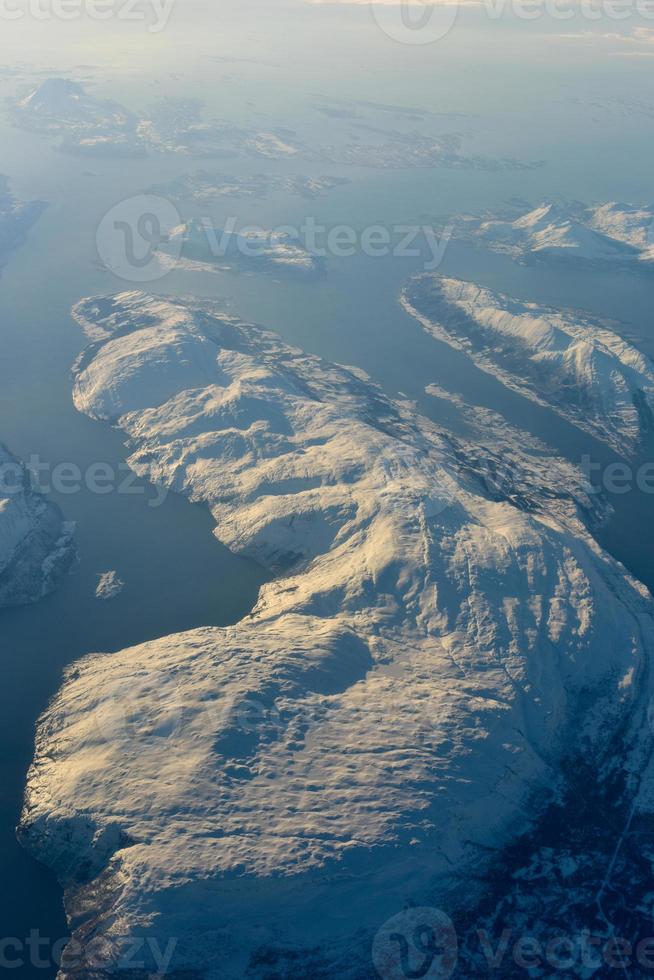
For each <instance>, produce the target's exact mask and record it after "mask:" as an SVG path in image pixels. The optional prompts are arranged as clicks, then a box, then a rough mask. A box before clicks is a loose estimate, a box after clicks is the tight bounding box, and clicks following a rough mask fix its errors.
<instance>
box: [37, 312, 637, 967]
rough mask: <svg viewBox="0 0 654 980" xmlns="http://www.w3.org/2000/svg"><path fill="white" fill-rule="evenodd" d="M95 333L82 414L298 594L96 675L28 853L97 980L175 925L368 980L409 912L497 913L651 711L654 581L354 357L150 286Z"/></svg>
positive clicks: (48, 754) (207, 961)
mask: <svg viewBox="0 0 654 980" xmlns="http://www.w3.org/2000/svg"><path fill="white" fill-rule="evenodd" d="M76 316H77V318H78V320H79V322H80V323H81V324H82V325H83V326H84V327H85V329H87V330H88V331H89V332H91V333H92V334H93V335H94V336H95V337H102V338H103V339H101V340H99V341H98V342H97V343H95V344H94V345H93V346H92V347H91V348H90V349H89V350H88V351H87V352H86V354H85V355H83V356H82V358H81V359H80V361H79V363H78V366H77V371H76V379H75V390H74V397H75V403H76V405H77V407H78V408H79V409H80V410H81V411H83V412H86V413H88V414H89V415H91V416H93V417H95V418H102V419H107V420H110V421H111V422H113V423H114V424H116V425H118V426H120V427H121V429H123V430H124V431H125V433H127V435H128V436H129V439H130V446H131V453H132V455H131V465H132V466H133V468H134V469H135V470H136V471H138V472H139V473H141V474H144V475H147V476H148V477H149V478H150V479H152V480H154V481H155V482H157V483H159V484H165V485H166V486H169V487H171V488H173V489H174V490H178V491H180V492H182V493H185V494H187V495H188V496H189V497H192V498H193V499H195V500H202V501H205V502H206V503H207V504H208V505H209V506H210V508H211V510H212V513H213V515H214V517H215V521H216V534H217V536H218V537H219V538H220V539H221V540H222V541H224V542H225V543H226V544H228V545H229V546H230V547H231V548H232V549H234V550H235V551H238V552H240V553H243V554H247V555H250V556H253V557H255V558H256V559H258V560H259V561H260V562H262V563H263V564H264V565H266V566H267V567H268V568H269V569H271V570H272V571H273V572H275V573H276V574H277V578H276V579H275V580H274V581H272V582H271V583H269V584H268V585H267V586H265V587H264V588H263V590H262V592H261V595H260V598H259V601H258V604H257V606H256V608H255V609H254V610H253V612H252V614H251V615H249V616H248V617H246V618H245V619H244V620H243V621H241V622H240V623H238V624H236V625H234V626H232V627H229V628H224V629H218V628H206V629H198V630H194V631H191V632H188V633H183V634H179V635H175V636H170V637H165V638H163V639H160V640H156V641H153V642H150V643H146V644H144V645H142V646H140V647H137V648H135V649H131V650H126V651H123V652H120V653H117V654H112V655H111V656H103V655H96V656H91V657H88V658H86V659H85V660H83V661H82V662H81V663H78V664H76V665H75V666H74V668H72V669H71V670H70V672H69V673H68V676H67V678H66V681H65V684H64V686H63V688H62V690H61V691H60V693H59V695H58V696H57V697H56V698H55V700H54V702H53V703H52V704H51V706H50V708H49V709H48V711H47V712H46V714H45V716H44V717H43V719H42V721H41V723H40V726H39V730H38V737H37V749H36V758H35V761H34V764H33V767H32V769H31V772H30V776H29V785H28V790H27V797H26V804H25V810H24V814H23V818H22V825H21V837H22V840H23V842H24V843H25V845H26V846H27V847H28V848H29V849H30V850H31V852H32V853H33V854H34V855H35V856H36V857H38V858H39V860H41V861H44V862H45V863H46V864H48V865H49V866H50V867H51V868H53V869H54V870H55V871H56V872H57V874H58V875H59V876H60V878H61V880H62V882H63V884H64V886H65V888H66V904H67V909H68V913H69V916H70V920H71V926H72V929H73V931H74V935H75V938H76V939H77V940H78V941H79V942H80V943H82V947H83V948H86V949H89V948H92V949H93V955H94V957H95V963H96V970H97V963H98V962H100V963H101V965H102V970H103V972H102V976H107V975H110V974H111V973H112V971H115V972H116V973H118V972H119V971H118V967H119V965H120V963H121V962H122V961H121V957H123V956H124V955H125V951H126V946H127V944H128V943H129V941H130V937H132V938H135V937H136V938H137V939H138V937H142V938H143V937H148V944H147V946H145V945H141V946H140V947H139V950H140V954H139V955H140V957H141V959H143V958H144V957H146V961H145V972H147V971H148V970H154V969H155V968H156V965H157V964H156V962H155V960H154V959H153V958H152V952H151V951H152V948H153V945H154V940H156V948H157V949H160V950H165V949H167V948H169V942H170V939H171V937H175V939H176V942H175V943H173V946H174V950H173V953H172V960H171V962H170V964H169V969H173V970H176V971H179V973H178V974H177V975H180V976H181V975H184V976H191V975H192V976H196V975H197V976H200V975H201V976H203V977H205V978H207V980H209V978H216V980H217V978H218V977H220V978H237V977H238V978H241V977H243V976H245V975H247V976H251V977H264V976H265V977H267V978H273V977H277V978H280V980H281V978H285V980H287V978H291V977H298V978H299V977H302V978H306V977H308V976H314V975H315V976H339V977H343V978H354V977H362V976H369V975H372V972H373V971H372V968H371V961H370V942H371V938H372V936H373V935H374V933H375V932H376V930H377V929H378V928H379V927H380V925H381V924H382V923H383V922H384V921H385V919H387V918H388V917H389V916H391V915H393V914H395V913H397V912H399V911H401V910H402V909H403V908H404V907H405V905H406V903H407V902H409V903H412V902H417V903H421V902H427V903H428V904H436V903H438V902H441V903H443V906H444V907H447V908H448V910H450V911H451V910H453V909H454V908H455V907H461V906H469V905H472V904H473V903H474V902H475V900H476V898H477V897H478V884H475V882H476V881H477V882H478V880H479V875H480V873H481V872H483V869H484V866H485V865H486V863H487V862H488V860H490V859H491V857H492V854H493V849H494V848H496V847H498V846H501V844H502V843H503V842H505V841H506V840H507V839H509V838H510V837H511V836H512V835H513V834H515V833H517V832H518V831H520V830H522V829H524V828H525V827H527V826H529V822H530V821H531V820H532V819H534V818H535V816H536V815H537V814H538V812H539V801H541V802H543V804H544V802H545V801H546V799H547V798H548V794H550V793H552V792H556V789H557V787H558V786H559V784H560V782H561V779H562V774H561V760H562V758H563V757H565V756H566V755H569V754H570V752H571V746H573V747H574V750H575V751H581V752H585V753H587V758H593V759H597V760H601V758H602V752H603V750H604V749H605V748H606V746H607V745H608V743H609V741H610V739H611V737H612V735H613V733H614V732H615V731H616V729H617V727H618V726H620V725H622V724H623V723H626V721H627V719H628V718H629V716H630V715H631V714H632V713H633V712H635V711H636V710H639V705H640V703H641V700H642V697H643V692H644V691H645V690H646V688H647V684H648V664H649V659H650V655H651V651H652V644H653V642H654V632H653V621H652V607H651V603H650V599H649V596H648V595H647V594H646V593H645V591H644V590H643V589H642V588H641V587H640V586H638V585H637V584H636V583H635V582H633V581H632V580H631V579H630V578H629V577H628V576H627V575H626V573H625V571H624V569H623V568H622V567H621V566H619V565H618V564H617V563H616V562H615V561H613V560H612V559H611V558H609V557H608V556H607V555H606V554H604V553H603V552H602V551H601V550H600V549H599V548H598V546H597V545H596V544H595V542H594V540H593V539H592V538H591V536H590V534H589V533H588V532H587V530H586V528H585V526H584V524H583V523H582V520H581V519H580V507H582V506H583V505H584V497H583V490H582V488H581V485H580V483H579V484H575V480H574V479H571V481H570V483H571V487H572V488H573V489H572V490H571V491H568V490H566V489H565V488H562V487H560V486H559V487H557V488H556V491H555V492H552V489H551V488H550V487H546V486H544V487H539V485H538V480H539V479H540V478H541V476H543V475H545V474H546V472H547V471H546V468H545V467H543V468H542V470H541V471H535V472H537V479H536V483H535V485H531V486H529V487H528V488H522V487H520V486H519V485H516V486H514V487H513V488H512V490H511V492H510V493H509V492H506V493H504V494H500V493H498V492H497V490H496V489H494V490H493V493H490V492H489V491H488V489H487V486H486V483H485V481H484V480H483V479H482V478H481V477H480V475H479V474H480V467H479V460H476V461H474V463H471V464H470V465H468V462H467V459H468V453H467V452H466V451H464V448H465V447H461V446H457V444H456V441H455V440H453V439H452V438H450V437H448V436H446V435H445V434H443V433H442V432H441V431H440V430H438V429H437V428H436V427H435V426H433V425H432V424H431V423H430V422H428V421H427V420H426V419H423V418H421V417H420V416H418V415H416V414H415V411H414V410H413V406H411V405H408V404H404V403H396V402H392V401H390V400H388V399H387V398H386V397H385V396H384V395H383V394H382V393H381V392H380V391H379V390H378V389H377V388H376V387H375V386H374V385H373V384H372V383H371V382H370V381H369V380H368V379H367V378H366V377H365V376H364V375H363V374H361V373H360V372H358V371H355V370H352V369H346V368H342V367H338V366H335V365H333V364H329V363H327V362H325V361H322V360H320V359H318V358H316V357H313V356H309V355H307V354H305V353H303V352H302V351H300V350H298V349H296V348H291V347H288V346H286V345H285V344H284V343H283V342H282V341H281V340H280V339H279V338H278V337H277V336H276V335H273V334H271V333H267V332H265V331H262V330H259V329H257V328H254V327H249V326H247V325H245V324H243V323H241V322H240V321H238V320H236V319H234V318H233V317H228V316H224V315H222V314H220V313H219V311H217V310H216V309H214V308H213V307H211V306H209V305H207V304H194V303H191V302H186V303H185V302H180V301H167V300H164V299H160V298H148V297H144V296H143V295H142V294H138V293H126V294H122V295H120V296H118V297H115V298H112V299H106V298H105V299H92V300H88V301H85V302H83V303H82V304H80V305H79V306H78V308H77V309H76ZM508 431H509V430H508V429H507V432H508ZM505 437H506V438H508V435H506V433H505ZM516 452H519V450H516ZM538 472H540V476H539V475H538ZM570 472H572V471H571V470H570ZM575 487H576V489H575ZM575 496H578V499H575ZM541 794H542V795H541ZM89 944H90V945H89ZM71 948H72V949H73V950H74V951H75V952H73V953H70V956H74V957H75V958H76V959H75V962H73V961H72V960H70V961H68V960H67V959H66V955H67V954H66V953H64V961H63V964H62V971H61V972H62V976H72V975H73V974H74V973H75V970H76V968H79V949H80V947H79V946H78V945H76V944H73V945H72V947H71ZM98 958H99V960H98Z"/></svg>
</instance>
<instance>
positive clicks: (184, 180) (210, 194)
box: [148, 170, 349, 204]
mask: <svg viewBox="0 0 654 980" xmlns="http://www.w3.org/2000/svg"><path fill="white" fill-rule="evenodd" d="M348 183H349V181H348V180H347V179H346V178H345V177H326V176H319V177H308V176H306V175H305V174H289V175H283V176H279V175H275V174H252V175H250V174H248V175H241V176H234V175H231V174H222V173H212V172H210V171H208V170H197V171H195V172H194V173H189V174H183V175H182V176H181V177H176V178H175V179H173V180H169V181H167V182H166V183H163V184H155V186H154V187H151V188H150V189H149V192H148V193H150V194H160V195H163V196H165V197H169V198H173V199H175V200H182V201H186V200H190V201H194V202H195V203H197V204H213V203H214V202H216V201H219V200H221V199H222V198H225V197H243V198H253V199H255V200H262V199H264V198H266V197H268V196H269V195H270V194H274V193H278V194H292V195H295V196H296V197H303V198H305V199H306V200H309V201H313V200H315V199H316V198H318V197H321V196H322V195H323V194H326V193H327V192H328V191H331V190H334V189H335V188H336V187H342V186H343V185H344V184H348Z"/></svg>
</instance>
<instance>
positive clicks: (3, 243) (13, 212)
mask: <svg viewBox="0 0 654 980" xmlns="http://www.w3.org/2000/svg"><path fill="white" fill-rule="evenodd" d="M45 208H46V205H45V203H44V202H43V201H27V202H25V201H17V200H16V198H15V197H14V195H13V194H12V193H11V192H10V190H9V181H8V179H7V178H6V177H3V176H1V175H0V269H1V268H2V266H3V265H4V263H5V262H6V261H7V259H8V258H9V255H10V254H11V252H13V250H14V249H15V248H17V247H18V246H19V245H21V244H22V242H23V240H24V238H25V236H26V234H27V232H28V231H29V229H30V228H31V227H32V225H33V224H34V223H35V221H37V220H38V218H39V217H40V216H41V214H42V213H43V211H44V210H45Z"/></svg>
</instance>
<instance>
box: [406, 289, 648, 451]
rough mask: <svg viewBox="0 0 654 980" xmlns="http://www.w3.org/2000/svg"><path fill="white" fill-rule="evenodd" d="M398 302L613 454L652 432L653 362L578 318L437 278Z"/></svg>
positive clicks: (485, 367) (634, 446)
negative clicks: (596, 439) (602, 444)
mask: <svg viewBox="0 0 654 980" xmlns="http://www.w3.org/2000/svg"><path fill="white" fill-rule="evenodd" d="M402 303H403V305H404V308H405V309H406V310H407V311H408V312H409V313H410V314H411V315H412V316H415V317H416V318H417V319H418V321H419V322H420V323H421V324H422V326H423V327H424V328H425V329H426V330H427V331H428V332H429V333H431V334H433V336H434V337H436V338H437V339H438V340H442V341H444V342H445V343H448V344H450V345H451V346H452V347H456V348H458V349H460V350H462V351H465V353H466V354H467V355H468V356H469V357H471V358H472V359H473V360H474V362H475V363H476V364H477V365H478V367H480V368H481V369H482V370H484V371H487V372H488V373H489V374H493V375H494V376H496V377H497V378H498V379H499V380H500V381H502V382H503V383H504V384H506V385H507V386H508V387H511V388H514V389H516V390H517V391H519V392H520V393H521V394H523V395H526V396H527V397H528V398H531V399H532V400H534V401H537V402H540V403H541V404H545V405H548V406H549V407H550V408H552V409H554V411H556V412H557V413H558V414H559V415H561V416H563V418H566V419H568V421H570V422H572V423H573V424H574V425H576V426H578V427H579V428H580V429H583V430H584V431H585V432H588V433H590V434H591V435H593V436H595V437H596V438H598V439H601V440H603V441H604V442H606V443H608V444H609V445H610V446H612V447H613V448H614V449H616V450H617V451H618V452H627V453H630V452H634V451H635V450H636V449H637V447H638V445H639V443H640V442H641V440H642V438H643V437H644V435H645V434H646V433H648V432H650V431H651V430H652V429H653V428H654V414H653V410H654V364H652V362H651V361H650V359H649V358H648V357H647V356H646V355H645V354H643V353H641V352H640V351H639V350H637V349H636V348H635V347H633V346H632V345H631V344H629V343H628V342H627V341H626V340H623V338H622V337H620V335H619V334H617V333H615V332H614V331H612V330H610V329H608V327H606V326H605V325H603V324H599V323H597V322H596V321H593V320H592V319H590V318H589V317H587V316H584V315H583V314H580V313H577V312H575V311H572V310H556V309H553V308H551V307H547V306H540V305H538V304H536V303H524V302H522V301H521V300H516V299H513V298H512V297H510V296H505V295H504V294H502V293H496V292H494V291H493V290H490V289H485V288H483V287H481V286H477V285H475V283H471V282H464V281H463V280H460V279H452V278H448V277H445V276H439V275H422V276H417V277H415V278H413V279H411V280H410V281H409V283H408V284H407V286H406V288H405V290H404V292H403V296H402Z"/></svg>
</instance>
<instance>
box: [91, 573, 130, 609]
mask: <svg viewBox="0 0 654 980" xmlns="http://www.w3.org/2000/svg"><path fill="white" fill-rule="evenodd" d="M124 588H125V583H124V582H123V580H122V579H121V578H120V577H119V575H118V572H116V571H115V570H112V571H110V572H101V573H100V574H99V575H98V584H97V586H96V590H95V598H96V599H103V600H105V601H108V600H110V599H115V598H116V596H119V595H120V593H121V592H122V591H123V589H124Z"/></svg>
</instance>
